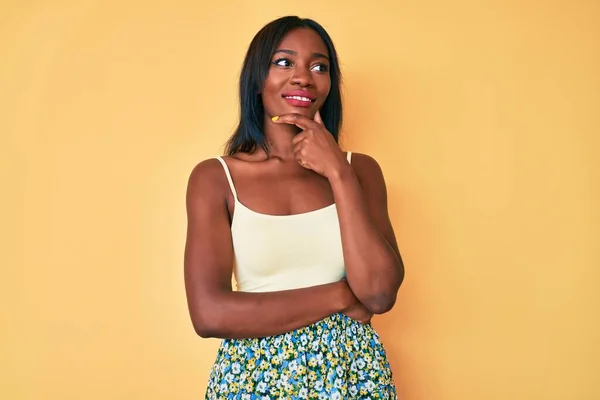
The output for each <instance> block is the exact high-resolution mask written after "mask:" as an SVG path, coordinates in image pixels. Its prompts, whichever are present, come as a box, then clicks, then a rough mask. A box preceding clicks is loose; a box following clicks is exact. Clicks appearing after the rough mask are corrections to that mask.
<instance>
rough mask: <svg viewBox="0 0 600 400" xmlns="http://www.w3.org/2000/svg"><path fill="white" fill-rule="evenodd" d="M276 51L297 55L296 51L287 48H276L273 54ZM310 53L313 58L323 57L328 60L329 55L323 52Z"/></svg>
mask: <svg viewBox="0 0 600 400" xmlns="http://www.w3.org/2000/svg"><path fill="white" fill-rule="evenodd" d="M277 53H285V54H289V55H292V56H297V55H298V53H296V52H295V51H294V50H288V49H278V50H275V53H274V54H277ZM312 55H313V57H314V58H324V59H326V60H329V57H328V56H327V55H325V54H323V53H312Z"/></svg>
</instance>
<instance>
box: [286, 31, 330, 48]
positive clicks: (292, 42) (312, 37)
mask: <svg viewBox="0 0 600 400" xmlns="http://www.w3.org/2000/svg"><path fill="white" fill-rule="evenodd" d="M279 49H287V50H294V51H298V52H299V51H301V50H303V51H308V52H312V53H324V54H329V52H328V51H327V46H326V45H325V42H324V41H323V39H322V38H321V36H319V34H318V33H317V32H315V31H314V30H312V29H310V28H297V29H294V30H292V31H290V32H288V33H287V34H286V35H285V36H284V37H283V39H282V40H281V42H280V43H279V46H278V48H277V50H279Z"/></svg>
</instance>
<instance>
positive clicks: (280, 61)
mask: <svg viewBox="0 0 600 400" xmlns="http://www.w3.org/2000/svg"><path fill="white" fill-rule="evenodd" d="M273 64H275V65H279V66H280V67H291V66H292V62H291V61H290V60H288V59H287V58H280V59H278V60H275V61H274V62H273Z"/></svg>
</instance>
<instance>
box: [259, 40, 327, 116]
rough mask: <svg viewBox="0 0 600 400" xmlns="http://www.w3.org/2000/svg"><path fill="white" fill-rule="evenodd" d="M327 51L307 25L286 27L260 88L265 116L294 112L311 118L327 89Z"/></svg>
mask: <svg viewBox="0 0 600 400" xmlns="http://www.w3.org/2000/svg"><path fill="white" fill-rule="evenodd" d="M330 88H331V78H330V76H329V53H328V51H327V46H326V45H325V43H324V42H323V39H321V37H320V36H319V34H318V33H316V32H315V31H313V30H312V29H309V28H298V29H294V30H293V31H290V32H289V33H288V34H287V35H286V36H285V37H284V38H283V40H282V41H281V43H280V44H279V46H278V47H277V49H276V50H275V53H274V54H273V57H272V58H271V65H270V67H269V74H268V76H267V78H266V79H265V82H264V84H263V88H262V92H261V94H262V101H263V105H264V108H265V113H266V115H267V117H269V118H271V117H273V116H276V115H282V114H288V113H297V114H302V115H305V116H307V117H309V118H313V117H314V115H315V114H316V113H317V111H318V110H319V109H320V108H321V106H323V103H324V102H325V99H326V98H327V95H328V94H329V89H330Z"/></svg>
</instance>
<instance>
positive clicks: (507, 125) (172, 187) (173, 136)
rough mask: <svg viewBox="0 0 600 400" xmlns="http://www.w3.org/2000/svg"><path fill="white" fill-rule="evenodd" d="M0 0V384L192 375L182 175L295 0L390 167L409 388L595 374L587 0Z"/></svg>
mask: <svg viewBox="0 0 600 400" xmlns="http://www.w3.org/2000/svg"><path fill="white" fill-rule="evenodd" d="M0 4H1V5H0V50H1V53H0V57H1V60H0V132H1V135H2V137H1V142H0V143H1V144H0V148H1V150H0V152H1V157H0V182H1V185H2V196H1V199H2V200H1V202H2V206H1V207H0V221H1V223H0V224H1V227H2V228H1V230H0V240H1V241H0V246H2V251H1V252H0V262H1V264H0V265H1V268H2V271H1V276H2V278H1V279H0V280H1V283H0V285H1V287H0V302H1V303H0V310H1V311H0V316H1V323H2V326H1V333H0V335H1V336H2V337H1V340H0V343H1V345H0V346H1V347H0V357H1V360H0V369H1V371H0V398H2V399H7V400H11V399H49V400H68V399H78V400H79V399H86V400H96V399H98V400H100V399H102V400H104V399H146V400H150V399H200V398H203V393H204V389H205V387H206V386H205V385H206V380H207V375H208V371H209V368H210V365H211V363H212V362H213V359H214V356H215V351H216V348H217V345H218V341H217V340H203V339H200V338H198V337H196V336H195V334H194V331H193V329H192V326H191V324H190V322H189V318H188V314H187V308H186V302H185V294H184V287H183V275H182V256H183V244H184V234H185V223H186V222H185V210H184V193H185V186H186V183H187V178H188V174H189V172H190V171H191V169H192V167H193V166H194V165H195V164H196V163H197V162H199V161H200V160H203V159H205V158H208V157H211V156H214V155H217V154H220V152H221V145H222V144H223V143H224V141H225V140H226V138H227V137H228V136H229V134H230V133H231V131H232V129H233V127H234V125H235V122H236V117H237V97H236V90H237V77H238V73H239V70H240V66H241V62H242V59H243V57H244V53H245V51H246V48H247V46H248V44H249V42H250V40H251V38H252V37H253V35H254V34H255V33H256V32H257V31H258V29H259V28H260V27H262V26H263V25H264V24H265V23H267V22H268V21H270V20H272V19H274V18H276V17H279V16H283V15H287V14H298V15H300V16H306V17H313V18H315V19H316V20H317V21H320V22H321V23H322V24H324V25H325V26H326V28H327V29H328V30H329V32H330V34H331V35H332V37H333V38H334V41H335V43H336V45H337V47H338V49H339V53H340V56H341V59H342V68H343V73H344V76H345V93H346V102H345V105H346V119H345V127H346V130H345V135H346V139H345V142H344V146H345V147H346V148H348V149H350V150H353V151H358V152H364V153H368V154H371V155H372V156H374V157H375V158H376V159H377V160H378V161H379V162H380V164H381V165H382V167H383V169H384V172H385V176H386V179H387V182H388V186H389V197H390V213H391V215H392V218H393V223H394V226H395V229H396V232H397V235H398V241H399V244H400V248H401V250H402V252H403V255H404V259H405V263H406V269H407V274H406V281H405V284H404V286H403V287H402V288H401V294H400V296H399V299H398V303H397V305H396V307H395V309H394V310H393V311H392V312H391V313H389V314H387V315H385V316H382V317H377V318H376V319H375V324H376V326H377V328H378V330H379V331H380V333H381V335H382V337H383V340H384V343H385V344H386V347H387V349H388V352H389V356H390V359H391V362H392V366H393V369H394V374H395V379H396V382H397V385H398V388H399V391H400V393H401V394H402V398H403V399H405V400H416V399H425V400H464V399H473V400H475V399H484V400H495V399H499V400H500V399H503V400H504V399H540V400H542V399H543V400H551V399H561V400H562V399H577V400H579V399H581V400H592V399H599V398H600V383H599V381H600V372H599V370H600V362H599V360H600V325H599V322H598V315H599V314H600V311H598V310H599V309H600V304H599V303H600V302H599V298H598V295H597V294H596V287H597V286H598V281H599V279H600V274H599V272H598V269H599V267H600V254H599V250H598V247H599V243H600V232H599V230H600V214H599V212H598V209H599V208H598V204H600V196H599V194H600V193H599V188H598V184H599V182H600V174H599V170H600V161H599V160H598V157H599V156H600V154H598V150H599V147H600V141H599V138H598V136H599V134H600V118H599V117H598V113H599V111H600V73H599V71H600V45H599V44H598V38H600V3H599V2H597V1H591V0H590V1H585V0H579V1H577V0H573V1H570V2H567V1H562V2H558V1H550V2H548V1H537V2H536V1H517V0H513V1H499V0H494V1H488V2H484V1H479V2H478V1H468V0H455V1H443V0H428V1H416V0H415V1H385V2H384V1H380V2H363V1H339V2H327V1H303V2H296V1H290V2H282V1H274V0H273V1H271V0H254V1H249V2H242V1H239V2H233V1H222V0H221V1H215V2H213V1H210V2H208V1H206V2H202V1H177V2H171V1H166V0H163V1H159V0H147V1H117V0H103V1H100V0H96V1H93V0H79V1H75V0H63V1H52V2H50V1H41V0H39V1H35V0H22V1H17V0H13V1H6V0H4V1H2V2H1V3H0Z"/></svg>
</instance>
